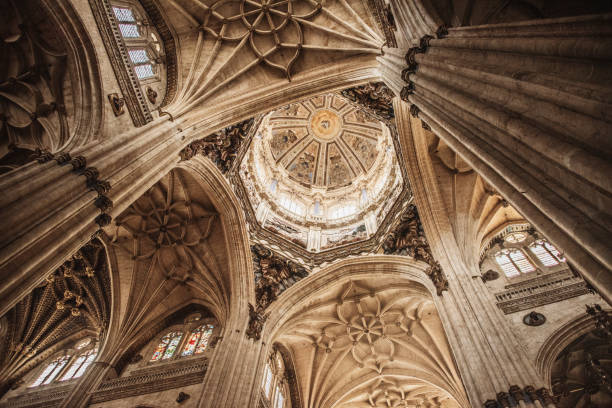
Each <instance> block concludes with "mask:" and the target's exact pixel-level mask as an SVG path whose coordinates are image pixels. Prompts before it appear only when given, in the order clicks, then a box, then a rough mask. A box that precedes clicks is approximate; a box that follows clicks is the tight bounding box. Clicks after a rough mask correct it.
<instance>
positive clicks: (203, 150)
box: [180, 119, 254, 174]
mask: <svg viewBox="0 0 612 408" xmlns="http://www.w3.org/2000/svg"><path fill="white" fill-rule="evenodd" d="M253 123H254V120H253V119H249V120H245V121H243V122H240V123H237V124H235V125H233V126H229V127H226V128H225V129H223V130H220V131H218V132H216V133H213V134H212V135H209V136H206V137H205V138H203V139H200V140H196V141H195V142H191V143H190V144H189V145H188V146H187V147H185V148H184V149H183V150H181V152H180V156H181V160H189V159H191V158H192V157H194V156H195V155H197V154H200V155H202V156H206V157H208V158H209V159H210V160H212V162H213V163H215V164H216V165H217V167H218V168H219V170H221V172H223V173H224V174H225V173H227V172H228V171H229V170H230V168H231V167H232V164H233V163H234V159H235V158H236V156H237V154H238V149H239V148H240V145H241V144H242V141H243V140H244V139H246V137H247V135H248V133H249V130H250V129H251V126H252V125H253Z"/></svg>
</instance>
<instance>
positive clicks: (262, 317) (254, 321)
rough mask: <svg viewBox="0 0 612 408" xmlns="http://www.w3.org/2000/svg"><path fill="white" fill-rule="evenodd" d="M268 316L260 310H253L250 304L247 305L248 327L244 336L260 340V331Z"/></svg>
mask: <svg viewBox="0 0 612 408" xmlns="http://www.w3.org/2000/svg"><path fill="white" fill-rule="evenodd" d="M268 316H269V315H268V314H267V313H265V314H264V312H263V310H261V309H259V308H258V309H255V308H254V307H253V305H252V304H250V303H249V326H248V327H247V330H246V336H247V337H248V338H249V339H253V340H255V341H258V340H259V339H261V331H262V330H263V327H264V324H265V323H266V320H268Z"/></svg>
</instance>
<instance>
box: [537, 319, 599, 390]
mask: <svg viewBox="0 0 612 408" xmlns="http://www.w3.org/2000/svg"><path fill="white" fill-rule="evenodd" d="M607 312H608V314H610V311H609V310H608V311H607ZM595 323H596V321H595V319H594V318H593V317H592V316H590V315H588V314H586V313H584V314H581V315H580V316H578V317H576V318H574V319H572V320H570V321H569V322H567V323H566V324H565V325H563V326H562V327H560V328H558V329H557V330H555V331H554V332H553V333H552V334H551V335H550V336H548V338H547V339H546V340H545V341H544V343H543V344H542V346H541V347H540V350H539V351H538V354H537V356H536V360H535V364H536V368H537V370H538V372H539V373H540V374H541V375H542V376H543V377H544V380H545V383H546V384H547V386H548V387H549V388H550V386H551V371H552V367H553V364H554V363H555V360H556V359H557V357H558V356H559V354H561V352H562V351H563V350H564V349H565V348H566V347H567V346H569V345H570V344H571V343H572V342H573V341H575V340H576V339H578V338H579V337H581V336H583V335H585V334H587V333H589V332H592V331H593V330H595V328H596V326H595Z"/></svg>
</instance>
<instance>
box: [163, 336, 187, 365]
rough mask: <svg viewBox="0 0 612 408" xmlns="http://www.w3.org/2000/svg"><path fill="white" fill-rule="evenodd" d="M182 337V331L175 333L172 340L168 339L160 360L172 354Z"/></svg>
mask: <svg viewBox="0 0 612 408" xmlns="http://www.w3.org/2000/svg"><path fill="white" fill-rule="evenodd" d="M182 337H183V334H182V333H177V334H176V336H174V337H172V340H170V343H169V344H168V347H166V351H165V352H164V355H163V356H162V360H166V359H168V358H170V357H172V356H173V355H174V352H175V351H176V348H177V347H178V344H179V342H180V341H181V338H182Z"/></svg>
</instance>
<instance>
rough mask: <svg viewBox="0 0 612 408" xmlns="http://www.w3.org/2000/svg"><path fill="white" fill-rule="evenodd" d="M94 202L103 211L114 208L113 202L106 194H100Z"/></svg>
mask: <svg viewBox="0 0 612 408" xmlns="http://www.w3.org/2000/svg"><path fill="white" fill-rule="evenodd" d="M94 204H95V206H96V207H98V208H99V209H100V211H101V212H106V211H108V210H110V209H111V208H113V202H112V201H111V200H110V199H109V198H108V197H107V196H105V195H100V196H98V197H97V198H96V199H95V201H94Z"/></svg>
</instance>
